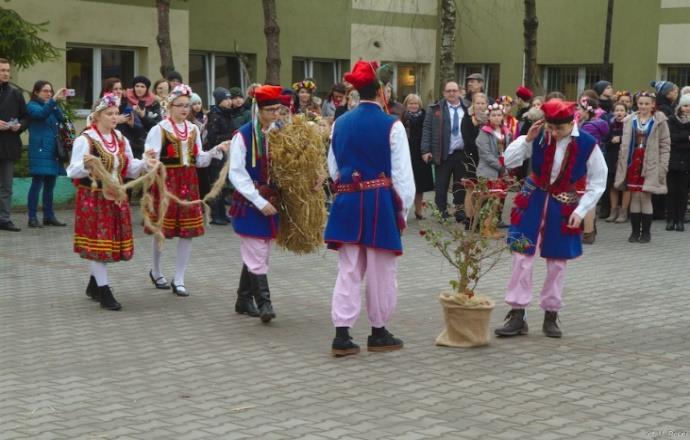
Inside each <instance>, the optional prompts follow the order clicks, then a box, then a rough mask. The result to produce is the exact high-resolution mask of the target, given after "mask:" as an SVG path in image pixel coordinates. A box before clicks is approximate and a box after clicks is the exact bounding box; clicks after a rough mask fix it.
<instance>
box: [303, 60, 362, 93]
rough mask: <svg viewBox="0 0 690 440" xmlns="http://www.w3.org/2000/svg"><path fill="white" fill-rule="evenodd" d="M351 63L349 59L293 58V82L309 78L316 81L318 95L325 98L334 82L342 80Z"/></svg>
mask: <svg viewBox="0 0 690 440" xmlns="http://www.w3.org/2000/svg"><path fill="white" fill-rule="evenodd" d="M349 65H350V63H349V61H347V60H321V59H309V58H293V59H292V82H293V83H295V82H298V81H302V80H303V79H307V78H309V79H311V80H313V81H314V82H315V83H316V95H317V96H319V97H320V98H325V97H326V95H328V92H330V90H331V87H332V86H333V84H335V83H338V82H340V81H342V77H343V73H345V71H346V70H347V69H349V67H350V66H349Z"/></svg>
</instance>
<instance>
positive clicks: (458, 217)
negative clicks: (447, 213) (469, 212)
mask: <svg viewBox="0 0 690 440" xmlns="http://www.w3.org/2000/svg"><path fill="white" fill-rule="evenodd" d="M465 220H467V216H466V215H465V212H464V211H455V221H456V222H458V223H464V222H465Z"/></svg>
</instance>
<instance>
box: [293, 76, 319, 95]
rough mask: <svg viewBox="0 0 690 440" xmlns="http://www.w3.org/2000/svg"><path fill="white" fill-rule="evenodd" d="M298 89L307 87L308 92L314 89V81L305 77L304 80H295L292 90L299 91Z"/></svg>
mask: <svg viewBox="0 0 690 440" xmlns="http://www.w3.org/2000/svg"><path fill="white" fill-rule="evenodd" d="M300 89H307V90H308V91H309V92H313V91H314V90H316V83H315V82H314V81H310V80H308V79H305V80H304V81H300V82H296V83H294V84H293V85H292V90H294V91H295V92H299V91H300Z"/></svg>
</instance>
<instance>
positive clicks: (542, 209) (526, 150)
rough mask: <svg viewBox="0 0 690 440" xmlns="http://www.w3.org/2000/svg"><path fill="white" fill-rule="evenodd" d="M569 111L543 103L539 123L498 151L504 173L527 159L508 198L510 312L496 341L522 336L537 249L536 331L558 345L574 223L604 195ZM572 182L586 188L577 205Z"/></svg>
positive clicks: (588, 141)
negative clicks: (526, 170)
mask: <svg viewBox="0 0 690 440" xmlns="http://www.w3.org/2000/svg"><path fill="white" fill-rule="evenodd" d="M575 106H576V104H575V103H574V102H564V101H561V100H560V99H552V100H549V101H546V102H545V103H544V105H543V106H542V110H543V111H544V117H545V121H546V122H543V121H537V122H535V123H534V124H533V125H532V127H530V129H529V131H528V132H527V135H526V136H520V137H519V138H518V139H517V140H515V141H514V142H512V143H511V144H510V145H509V146H508V148H507V149H506V152H505V155H504V158H505V159H504V163H505V166H506V167H507V168H511V167H516V166H520V165H521V164H522V163H523V162H524V160H525V159H528V158H531V163H530V168H531V174H530V175H529V177H527V178H526V179H525V183H524V184H523V187H522V189H521V190H520V192H519V193H518V195H517V196H516V197H515V204H514V207H513V211H512V212H511V216H510V217H511V218H510V220H511V225H510V232H509V236H508V244H509V245H510V246H511V248H512V250H513V269H512V274H511V277H510V281H509V282H508V288H507V292H506V303H508V305H510V306H511V310H510V312H508V315H507V316H506V323H505V325H504V326H503V327H502V328H498V329H496V334H497V335H498V336H516V335H523V334H527V331H528V327H527V321H526V320H525V308H526V307H527V306H528V305H529V303H530V301H531V299H532V268H533V265H534V258H535V256H536V253H537V249H539V251H540V254H541V256H542V257H543V258H546V279H545V281H544V287H543V289H542V291H541V304H540V305H541V308H542V309H543V310H544V325H543V327H542V330H543V332H544V334H545V335H546V336H548V337H553V338H560V337H561V330H560V329H559V328H558V324H557V319H558V312H559V310H560V308H561V305H562V301H561V296H562V293H563V286H564V282H565V269H566V264H567V261H568V260H569V259H573V258H576V257H578V256H580V255H581V254H582V220H583V218H584V217H585V214H586V213H587V212H588V211H589V210H590V209H592V208H594V206H596V204H597V201H598V200H599V198H600V197H601V195H602V194H603V192H604V188H605V187H606V161H605V160H604V155H603V154H602V153H601V151H600V150H599V147H598V146H597V144H596V140H595V139H594V138H593V137H592V136H590V135H589V134H587V133H584V132H581V131H579V129H578V127H577V125H576V124H575V123H574V121H573V119H574V117H575ZM544 125H546V128H545V129H544V130H542V127H543V126H544ZM580 181H584V182H585V185H586V187H585V192H584V195H582V197H580V196H579V195H578V193H577V186H578V182H580ZM525 241H527V242H528V245H527V246H525V245H524V242H525Z"/></svg>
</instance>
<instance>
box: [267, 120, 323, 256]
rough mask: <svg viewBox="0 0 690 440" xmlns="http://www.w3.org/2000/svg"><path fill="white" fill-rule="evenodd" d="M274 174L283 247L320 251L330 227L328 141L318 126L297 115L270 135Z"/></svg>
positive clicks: (277, 239) (305, 252)
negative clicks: (326, 190)
mask: <svg viewBox="0 0 690 440" xmlns="http://www.w3.org/2000/svg"><path fill="white" fill-rule="evenodd" d="M268 136H269V137H268V145H269V148H270V155H271V165H270V174H271V178H272V179H273V182H274V183H275V184H276V186H277V187H278V191H279V193H280V198H281V201H280V206H277V207H276V209H278V210H279V211H280V215H281V218H280V227H279V229H278V234H277V237H276V242H277V243H278V245H279V246H281V247H283V248H284V249H287V250H289V251H291V252H294V253H296V254H307V253H310V252H314V251H316V250H318V249H319V248H320V247H321V245H322V244H323V230H324V227H325V224H326V208H325V201H326V196H325V193H324V191H323V188H322V187H321V183H322V182H323V181H324V179H325V177H326V154H325V148H324V141H323V138H322V136H321V135H320V134H319V132H318V130H317V127H316V125H315V124H314V123H310V122H307V121H305V120H304V118H303V117H300V116H295V117H293V118H292V122H291V123H289V124H287V125H286V126H285V127H283V128H282V129H280V130H273V131H271V132H269V135H268Z"/></svg>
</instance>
